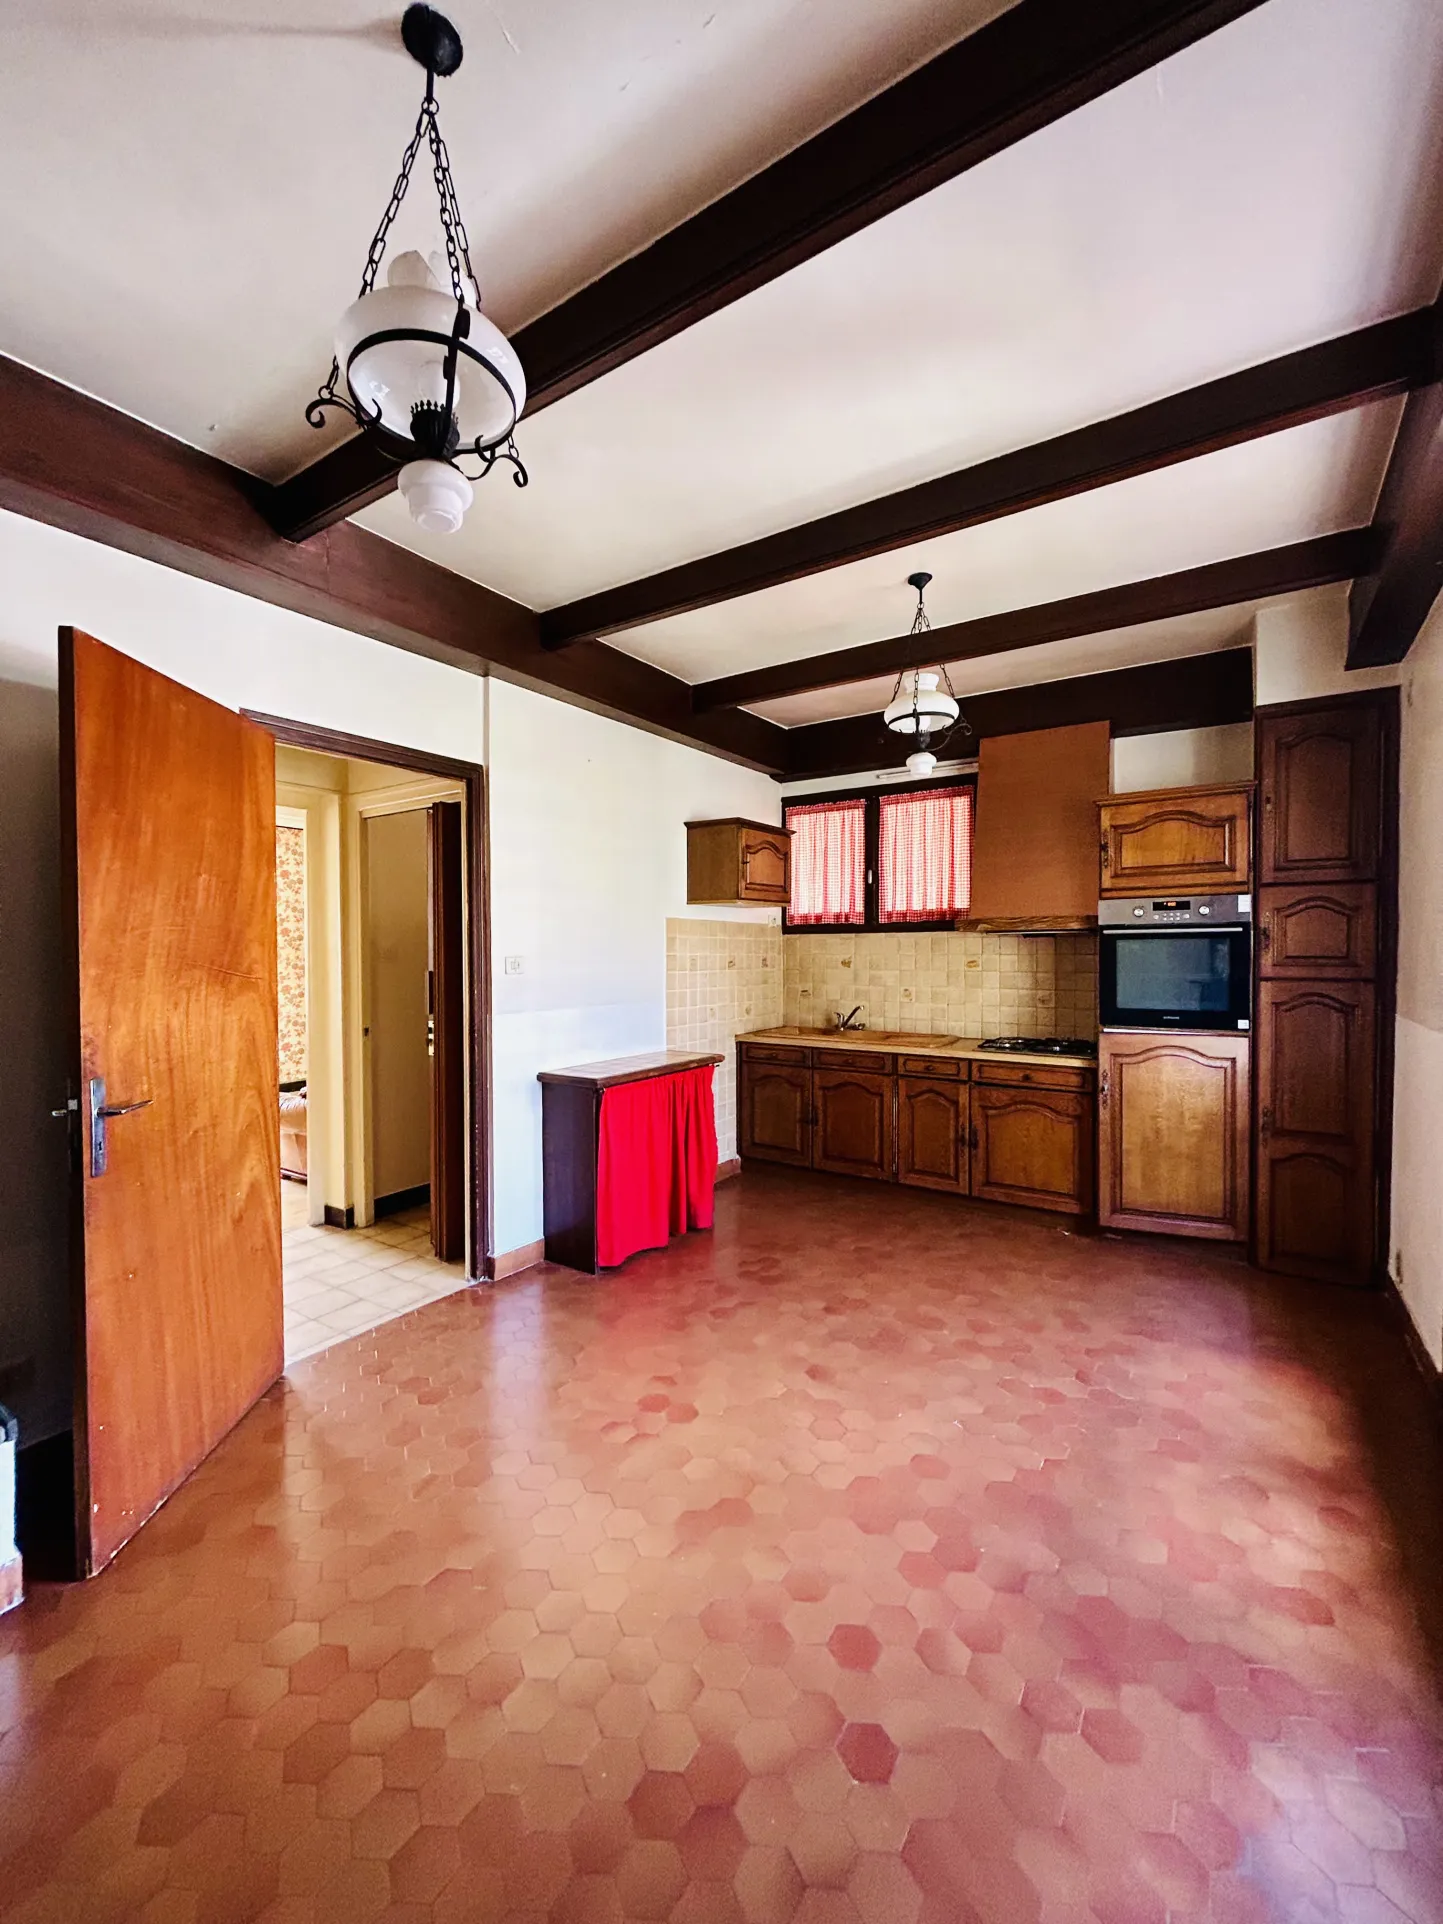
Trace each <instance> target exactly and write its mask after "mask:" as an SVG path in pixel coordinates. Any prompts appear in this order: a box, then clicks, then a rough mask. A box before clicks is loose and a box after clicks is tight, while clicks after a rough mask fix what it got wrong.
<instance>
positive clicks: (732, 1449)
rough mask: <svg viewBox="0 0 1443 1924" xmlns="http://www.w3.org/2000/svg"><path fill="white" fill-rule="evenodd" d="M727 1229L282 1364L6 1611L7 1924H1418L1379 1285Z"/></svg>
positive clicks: (1395, 1405)
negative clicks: (96, 1569)
mask: <svg viewBox="0 0 1443 1924" xmlns="http://www.w3.org/2000/svg"><path fill="white" fill-rule="evenodd" d="M717 1202H718V1222H717V1229H716V1232H715V1233H714V1234H713V1235H711V1236H696V1237H691V1238H687V1239H685V1240H683V1241H681V1242H679V1243H676V1244H674V1245H673V1246H672V1248H671V1249H670V1250H668V1251H665V1252H662V1253H659V1254H657V1255H654V1256H648V1257H644V1258H641V1259H638V1260H637V1261H635V1262H633V1263H632V1264H631V1265H630V1266H629V1267H628V1268H627V1269H625V1270H624V1271H622V1272H619V1273H616V1274H614V1275H611V1276H608V1277H604V1278H602V1279H601V1280H599V1281H595V1282H593V1281H592V1280H590V1279H583V1278H580V1277H578V1276H575V1275H573V1274H571V1273H570V1272H567V1271H562V1270H557V1269H551V1268H545V1267H543V1268H538V1269H534V1270H532V1271H530V1272H528V1273H526V1274H524V1275H522V1276H519V1277H517V1278H516V1279H514V1280H513V1281H510V1282H507V1283H503V1284H501V1285H498V1286H497V1287H496V1288H495V1289H494V1290H463V1291H460V1292H459V1293H456V1294H453V1295H450V1296H448V1297H446V1298H445V1299H444V1300H442V1301H439V1302H435V1303H432V1304H430V1305H428V1306H425V1307H423V1308H421V1309H419V1310H416V1311H414V1312H412V1313H410V1314H407V1315H406V1316H405V1317H404V1318H403V1319H402V1320H400V1321H396V1322H391V1323H387V1324H385V1325H384V1326H383V1327H381V1328H379V1329H375V1330H372V1331H370V1332H369V1333H367V1334H363V1335H358V1336H356V1337H355V1338H354V1339H352V1340H350V1341H344V1342H340V1343H338V1344H337V1345H336V1346H335V1347H332V1348H330V1349H329V1350H327V1351H326V1352H325V1353H324V1354H320V1355H317V1356H315V1357H313V1358H312V1359H311V1360H309V1361H308V1362H306V1363H303V1364H301V1365H300V1366H299V1367H297V1368H295V1369H293V1370H292V1371H291V1372H290V1373H289V1374H288V1376H287V1377H286V1378H285V1379H284V1380H283V1381H282V1382H281V1383H280V1384H278V1385H277V1387H276V1388H275V1390H274V1391H273V1392H272V1393H271V1394H270V1395H269V1396H268V1397H267V1398H266V1399H265V1401H264V1402H263V1403H262V1404H261V1405H260V1407H259V1408H257V1409H256V1410H255V1411H254V1412H253V1413H252V1414H251V1415H250V1416H249V1417H248V1418H246V1419H245V1421H244V1422H243V1423H242V1424H241V1425H240V1426H239V1428H238V1429H237V1430H236V1431H235V1432H234V1433H233V1434H232V1435H231V1436H230V1437H229V1438H228V1439H227V1440H226V1441H225V1442H224V1443H223V1444H222V1445H221V1446H220V1448H219V1449H218V1450H217V1451H216V1452H215V1454H214V1455H213V1456H212V1457H211V1458H210V1459H209V1461H208V1462H206V1463H205V1464H204V1465H203V1466H202V1468H201V1469H200V1471H199V1472H198V1473H197V1474H196V1475H195V1476H194V1477H193V1479H192V1480H191V1481H190V1483H189V1484H188V1485H187V1486H186V1487H185V1488H184V1489H183V1490H182V1491H181V1492H180V1493H179V1494H178V1495H177V1496H176V1497H175V1498H174V1499H173V1500H172V1501H171V1502H170V1503H169V1504H168V1505H167V1506H166V1507H165V1509H164V1510H163V1511H162V1512H161V1513H160V1515H159V1516H158V1517H157V1518H156V1519H155V1520H154V1521H153V1522H152V1523H151V1524H149V1525H148V1526H147V1527H146V1528H145V1529H144V1530H143V1531H142V1532H141V1533H140V1535H139V1537H138V1538H137V1539H136V1540H135V1541H134V1542H133V1543H132V1544H131V1545H130V1546H129V1547H128V1548H127V1549H126V1550H125V1551H123V1552H122V1554H121V1555H120V1557H119V1558H118V1559H117V1561H116V1563H115V1564H114V1565H113V1567H112V1568H111V1569H110V1570H109V1571H107V1572H106V1573H105V1574H104V1575H102V1576H101V1577H99V1578H98V1579H96V1580H95V1581H94V1582H93V1583H91V1584H90V1585H88V1586H86V1587H84V1588H79V1587H77V1588H72V1589H68V1590H60V1589H51V1590H41V1591H38V1592H37V1593H36V1594H35V1595H34V1596H33V1597H32V1599H31V1601H30V1602H29V1604H28V1605H27V1606H26V1607H25V1608H24V1609H23V1610H22V1611H19V1612H17V1613H16V1614H15V1615H13V1616H12V1617H10V1618H7V1619H5V1620H4V1621H3V1622H0V1731H3V1733H4V1734H3V1737H0V1784H3V1796H0V1915H3V1916H4V1917H5V1919H6V1924H102V1921H104V1924H109V1921H110V1920H115V1921H116V1924H119V1920H121V1919H128V1918H135V1919H144V1920H146V1924H243V1921H244V1920H248V1919H257V1918H264V1919H265V1920H267V1924H342V1920H344V1921H345V1924H363V1921H364V1920H368V1919H381V1918H384V1919H386V1920H388V1921H389V1924H428V1921H429V1924H503V1921H505V1924H540V1920H544V1919H554V1920H556V1921H557V1924H618V1921H619V1920H632V1919H673V1920H676V1921H677V1924H787V1921H788V1920H796V1924H1014V1921H1017V1924H1022V1921H1023V1920H1027V1921H1029V1924H1090V1921H1091V1920H1096V1924H1184V1921H1186V1924H1195V1921H1196V1924H1201V1921H1202V1920H1212V1921H1213V1924H1265V1921H1271V1924H1331V1921H1334V1920H1336V1921H1337V1924H1400V1921H1406V1920H1411V1921H1412V1924H1439V1920H1440V1919H1443V1809H1440V1805H1439V1803H1438V1801H1437V1795H1438V1793H1437V1785H1438V1782H1439V1776H1440V1763H1443V1716H1440V1700H1439V1696H1438V1692H1437V1681H1436V1679H1437V1676H1438V1671H1437V1669H1436V1663H1437V1659H1438V1657H1439V1655H1440V1651H1443V1638H1440V1630H1443V1583H1440V1578H1443V1557H1440V1539H1439V1531H1440V1523H1439V1515H1438V1511H1439V1504H1438V1493H1439V1489H1440V1470H1443V1461H1440V1444H1439V1435H1438V1430H1437V1428H1436V1424H1435V1416H1434V1412H1433V1411H1431V1410H1430V1409H1429V1408H1428V1407H1427V1404H1426V1400H1425V1396H1424V1392H1423V1389H1422V1387H1421V1385H1420V1384H1419V1383H1418V1381H1417V1380H1416V1379H1415V1378H1414V1376H1413V1375H1412V1374H1411V1373H1410V1365H1409V1363H1408V1360H1407V1358H1406V1356H1405V1354H1404V1351H1403V1347H1402V1340H1401V1337H1400V1336H1399V1335H1398V1334H1397V1332H1396V1331H1395V1329H1394V1327H1393V1326H1392V1324H1391V1323H1390V1322H1389V1321H1388V1320H1387V1318H1386V1316H1385V1314H1384V1311H1383V1309H1382V1307H1381V1305H1380V1304H1379V1302H1378V1301H1377V1300H1376V1299H1372V1298H1366V1297H1362V1296H1350V1295H1346V1294H1343V1293H1339V1292H1333V1291H1329V1290H1327V1289H1324V1288H1321V1287H1319V1286H1316V1285H1308V1286H1304V1285H1293V1284H1290V1283H1288V1282H1286V1281H1285V1280H1283V1279H1280V1278H1276V1277H1264V1276H1262V1275H1260V1274H1258V1273H1256V1272H1253V1271H1249V1270H1248V1269H1246V1268H1244V1267H1243V1266H1242V1265H1241V1264H1239V1263H1238V1262H1236V1261H1235V1260H1233V1259H1231V1258H1229V1257H1227V1256H1224V1255H1221V1254H1218V1253H1216V1252H1212V1251H1209V1250H1207V1249H1204V1248H1198V1247H1193V1248H1183V1247H1180V1246H1176V1245H1167V1244H1157V1243H1152V1244H1146V1245H1144V1244H1142V1243H1129V1242H1125V1241H1121V1240H1104V1239H1098V1238H1095V1237H1088V1236H1085V1235H1078V1234H1072V1233H1070V1232H1069V1231H1068V1230H1067V1229H1066V1228H1064V1227H1062V1226H1061V1225H1060V1224H1059V1223H1058V1222H1057V1221H1055V1220H1049V1221H1044V1220H1042V1219H1041V1218H1039V1217H1036V1216H1029V1215H1025V1214H1022V1213H1020V1212H1004V1211H1002V1210H993V1209H989V1208H987V1207H985V1206H959V1205H958V1204H957V1203H956V1202H955V1201H952V1200H951V1199H947V1198H942V1197H931V1196H928V1195H926V1194H922V1193H918V1192H909V1191H906V1190H899V1189H884V1188H881V1187H876V1186H872V1185H864V1184H862V1183H852V1182H847V1181H843V1180H832V1179H822V1178H819V1177H817V1176H814V1175H810V1174H807V1175H803V1176H793V1175H792V1174H790V1173H789V1172H786V1171H780V1170H778V1171H761V1172H751V1173H748V1174H746V1175H744V1176H743V1177H742V1178H741V1179H740V1180H739V1181H736V1182H732V1183H728V1184H726V1185H725V1186H724V1187H723V1188H722V1189H721V1190H720V1191H719V1192H718V1198H717ZM1418 1609H1421V1610H1422V1611H1423V1612H1424V1615H1423V1617H1422V1620H1421V1621H1420V1620H1419V1618H1418V1616H1417V1614H1416V1611H1417V1610H1418Z"/></svg>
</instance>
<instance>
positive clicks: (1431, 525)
mask: <svg viewBox="0 0 1443 1924" xmlns="http://www.w3.org/2000/svg"><path fill="white" fill-rule="evenodd" d="M1429 313H1430V317H1431V323H1432V325H1431V353H1432V369H1431V373H1430V375H1429V379H1428V383H1427V385H1425V386H1418V387H1415V388H1414V389H1413V392H1412V393H1411V394H1410V395H1409V396H1408V401H1407V405H1406V406H1405V407H1404V409H1403V419H1402V421H1401V423H1400V424H1399V427H1398V435H1397V439H1396V440H1395V441H1394V443H1393V453H1392V456H1391V458H1390V459H1389V462H1388V468H1387V472H1386V473H1385V474H1384V476H1383V486H1382V488H1381V490H1380V491H1379V495H1378V506H1377V508H1376V509H1375V511H1374V515H1373V525H1374V526H1375V527H1376V528H1377V529H1378V531H1379V534H1380V537H1381V540H1380V554H1379V558H1378V561H1377V564H1376V566H1375V567H1373V568H1372V569H1370V570H1367V571H1365V572H1364V573H1362V574H1361V575H1360V576H1359V579H1358V580H1356V581H1355V582H1354V583H1353V591H1352V594H1351V596H1350V597H1349V602H1348V666H1349V668H1381V667H1385V666H1387V665H1388V664H1389V663H1390V662H1395V661H1402V660H1403V659H1404V657H1405V656H1406V655H1407V653H1408V650H1409V649H1410V648H1411V647H1412V646H1413V643H1414V642H1415V641H1416V640H1417V638H1418V634H1419V631H1420V630H1421V628H1422V626H1423V624H1424V622H1425V621H1426V620H1427V619H1428V616H1429V614H1430V613H1431V611H1432V608H1433V604H1434V603H1435V601H1436V600H1437V599H1438V594H1439V591H1440V590H1443V295H1440V296H1439V298H1438V300H1437V301H1436V302H1435V303H1434V305H1433V307H1432V308H1431V309H1430V310H1429Z"/></svg>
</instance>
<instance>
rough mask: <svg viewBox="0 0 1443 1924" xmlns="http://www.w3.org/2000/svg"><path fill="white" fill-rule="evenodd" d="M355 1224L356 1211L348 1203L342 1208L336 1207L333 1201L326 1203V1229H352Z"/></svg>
mask: <svg viewBox="0 0 1443 1924" xmlns="http://www.w3.org/2000/svg"><path fill="white" fill-rule="evenodd" d="M355 1226H356V1212H355V1210H354V1209H352V1207H351V1206H350V1204H349V1203H347V1205H346V1207H345V1208H344V1209H337V1207H336V1205H335V1204H334V1203H327V1204H326V1228H327V1229H354V1228H355Z"/></svg>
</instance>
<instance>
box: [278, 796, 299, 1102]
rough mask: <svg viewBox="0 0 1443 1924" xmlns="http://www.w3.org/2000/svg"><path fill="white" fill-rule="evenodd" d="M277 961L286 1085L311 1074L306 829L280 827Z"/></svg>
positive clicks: (284, 1080)
mask: <svg viewBox="0 0 1443 1924" xmlns="http://www.w3.org/2000/svg"><path fill="white" fill-rule="evenodd" d="M276 961H277V974H278V976H279V980H280V1025H279V1026H280V1064H281V1077H280V1079H281V1081H282V1082H298V1081H300V1079H301V1078H302V1077H303V1076H304V1075H305V1073H306V831H305V830H304V829H303V828H282V827H280V825H279V824H277V827H276Z"/></svg>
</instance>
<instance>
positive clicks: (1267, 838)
mask: <svg viewBox="0 0 1443 1924" xmlns="http://www.w3.org/2000/svg"><path fill="white" fill-rule="evenodd" d="M1255 726H1256V735H1255V752H1256V755H1257V767H1258V788H1259V793H1260V796H1261V802H1262V823H1261V828H1260V831H1259V836H1258V880H1259V882H1261V883H1264V884H1266V883H1271V882H1371V881H1374V880H1376V878H1377V874H1378V861H1379V855H1380V839H1379V834H1378V826H1379V810H1380V805H1381V785H1382V772H1383V753H1382V748H1383V743H1382V730H1383V709H1382V708H1381V706H1380V705H1379V704H1377V703H1375V702H1371V701H1366V700H1364V701H1359V700H1358V698H1357V697H1342V698H1340V699H1337V700H1334V701H1327V702H1308V703H1289V704H1287V705H1286V706H1284V707H1281V708H1278V709H1273V710H1267V709H1260V710H1259V712H1258V716H1257V721H1256V725H1255Z"/></svg>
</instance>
